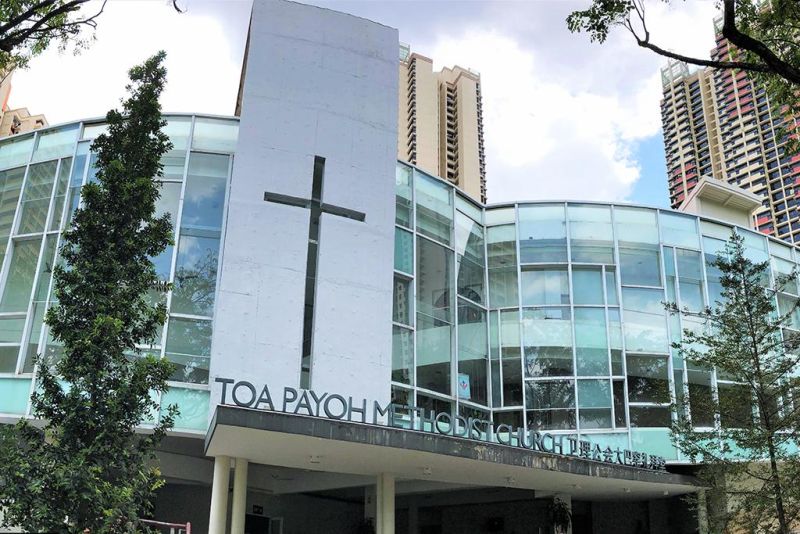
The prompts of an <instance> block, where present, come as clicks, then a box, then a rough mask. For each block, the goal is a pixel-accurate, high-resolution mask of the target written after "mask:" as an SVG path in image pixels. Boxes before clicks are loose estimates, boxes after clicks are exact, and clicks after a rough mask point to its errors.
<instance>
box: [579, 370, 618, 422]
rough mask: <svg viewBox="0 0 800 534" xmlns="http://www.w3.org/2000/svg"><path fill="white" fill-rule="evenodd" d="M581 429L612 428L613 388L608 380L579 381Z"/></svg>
mask: <svg viewBox="0 0 800 534" xmlns="http://www.w3.org/2000/svg"><path fill="white" fill-rule="evenodd" d="M578 414H579V416H580V424H581V429H590V428H611V387H610V385H609V382H608V380H578Z"/></svg>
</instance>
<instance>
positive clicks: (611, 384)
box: [600, 265, 617, 429]
mask: <svg viewBox="0 0 800 534" xmlns="http://www.w3.org/2000/svg"><path fill="white" fill-rule="evenodd" d="M600 276H601V277H602V278H603V280H602V283H603V302H604V303H605V306H604V307H603V317H604V318H605V323H606V324H605V327H606V357H607V358H608V385H609V387H610V389H609V392H610V394H611V428H612V429H615V428H616V427H617V411H616V409H615V408H614V378H613V377H614V362H613V361H612V360H611V332H610V327H609V324H610V321H609V320H608V287H607V286H608V284H606V266H605V265H603V266H602V268H601V269H600Z"/></svg>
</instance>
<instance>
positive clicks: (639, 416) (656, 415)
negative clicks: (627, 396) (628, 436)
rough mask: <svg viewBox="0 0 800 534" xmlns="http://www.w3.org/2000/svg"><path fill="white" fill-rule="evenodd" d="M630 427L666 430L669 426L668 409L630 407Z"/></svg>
mask: <svg viewBox="0 0 800 534" xmlns="http://www.w3.org/2000/svg"><path fill="white" fill-rule="evenodd" d="M630 412H631V427H633V428H666V427H669V426H670V422H671V420H670V411H669V408H662V407H660V406H631V407H630Z"/></svg>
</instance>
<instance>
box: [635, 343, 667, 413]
mask: <svg viewBox="0 0 800 534" xmlns="http://www.w3.org/2000/svg"><path fill="white" fill-rule="evenodd" d="M627 370H628V399H629V400H630V402H656V403H665V402H669V365H668V361H667V357H666V356H655V355H649V354H628V361H627Z"/></svg>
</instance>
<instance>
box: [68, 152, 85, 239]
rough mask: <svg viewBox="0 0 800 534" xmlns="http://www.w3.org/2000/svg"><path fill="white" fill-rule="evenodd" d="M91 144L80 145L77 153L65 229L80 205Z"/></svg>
mask: <svg viewBox="0 0 800 534" xmlns="http://www.w3.org/2000/svg"><path fill="white" fill-rule="evenodd" d="M89 144H90V143H89V142H88V141H83V142H81V143H78V149H77V150H76V152H75V164H74V165H73V166H72V172H71V173H70V177H69V191H68V192H67V202H66V205H65V207H66V209H67V215H66V218H65V219H66V220H65V222H64V227H65V228H68V227H69V226H70V223H71V222H72V216H73V215H74V213H75V210H76V209H78V205H79V204H80V199H81V185H82V184H83V175H84V174H85V172H86V166H87V161H88V159H89Z"/></svg>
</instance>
